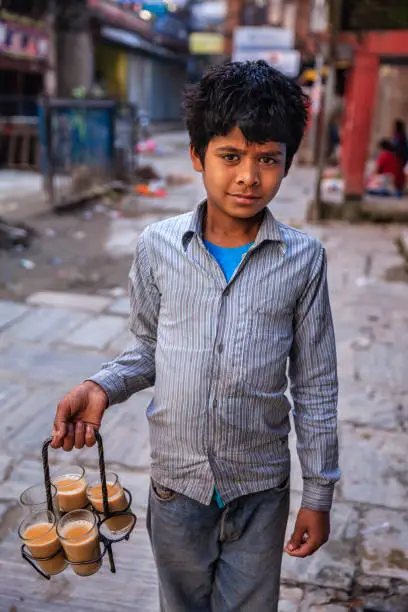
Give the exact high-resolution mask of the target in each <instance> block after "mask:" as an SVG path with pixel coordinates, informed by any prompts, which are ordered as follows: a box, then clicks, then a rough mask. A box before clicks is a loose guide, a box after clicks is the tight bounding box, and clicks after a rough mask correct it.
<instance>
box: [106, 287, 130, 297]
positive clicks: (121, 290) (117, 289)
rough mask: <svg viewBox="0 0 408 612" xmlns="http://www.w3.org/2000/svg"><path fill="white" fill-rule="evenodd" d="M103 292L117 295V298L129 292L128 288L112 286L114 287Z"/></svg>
mask: <svg viewBox="0 0 408 612" xmlns="http://www.w3.org/2000/svg"><path fill="white" fill-rule="evenodd" d="M103 293H105V294H106V295H109V296H111V297H115V298H118V297H124V296H125V295H127V294H128V292H127V291H126V289H124V288H123V287H112V289H107V290H106V291H104V292H103Z"/></svg>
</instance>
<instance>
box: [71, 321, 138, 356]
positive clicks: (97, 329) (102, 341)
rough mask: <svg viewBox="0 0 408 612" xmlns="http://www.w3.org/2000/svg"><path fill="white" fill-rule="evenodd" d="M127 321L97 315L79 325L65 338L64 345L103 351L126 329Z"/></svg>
mask: <svg viewBox="0 0 408 612" xmlns="http://www.w3.org/2000/svg"><path fill="white" fill-rule="evenodd" d="M126 326H127V321H126V320H125V319H123V318H122V317H114V316H110V315H99V316H96V317H94V318H93V319H90V320H89V321H86V322H85V323H84V324H82V325H79V327H77V328H76V329H75V331H73V332H72V333H71V334H69V335H68V336H67V337H66V338H65V343H66V344H70V345H73V346H77V347H83V348H89V349H94V350H103V349H104V348H105V347H106V346H107V345H108V344H109V343H111V342H112V341H113V340H114V338H116V337H117V336H118V335H121V334H122V333H123V331H124V330H125V329H126Z"/></svg>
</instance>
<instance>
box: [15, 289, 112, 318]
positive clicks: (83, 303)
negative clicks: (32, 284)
mask: <svg viewBox="0 0 408 612" xmlns="http://www.w3.org/2000/svg"><path fill="white" fill-rule="evenodd" d="M26 301H27V304H31V305H32V306H51V307H54V308H68V309H73V310H84V311H86V312H92V313H98V312H102V311H103V310H105V309H106V308H108V307H109V306H110V304H111V303H112V298H109V297H103V296H100V295H84V294H82V293H64V292H62V291H38V292H37V293H32V294H31V295H30V296H29V297H28V298H27V300H26Z"/></svg>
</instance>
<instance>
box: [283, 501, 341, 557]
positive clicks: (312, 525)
mask: <svg viewBox="0 0 408 612" xmlns="http://www.w3.org/2000/svg"><path fill="white" fill-rule="evenodd" d="M329 535H330V512H318V511H317V510H308V509H307V508H301V509H300V510H299V514H298V515H297V519H296V524H295V529H294V531H293V534H292V537H291V538H290V540H289V542H288V543H287V545H286V547H285V552H287V553H288V554H289V555H291V557H308V556H309V555H312V554H313V553H314V552H316V550H318V549H319V548H320V547H321V546H323V544H325V543H326V542H327V540H328V539H329Z"/></svg>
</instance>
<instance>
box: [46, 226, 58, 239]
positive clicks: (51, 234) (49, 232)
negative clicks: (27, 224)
mask: <svg viewBox="0 0 408 612" xmlns="http://www.w3.org/2000/svg"><path fill="white" fill-rule="evenodd" d="M56 233H57V232H56V231H55V229H53V228H52V227H47V228H46V229H45V230H44V236H47V237H48V238H53V237H54V236H55V235H56Z"/></svg>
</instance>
